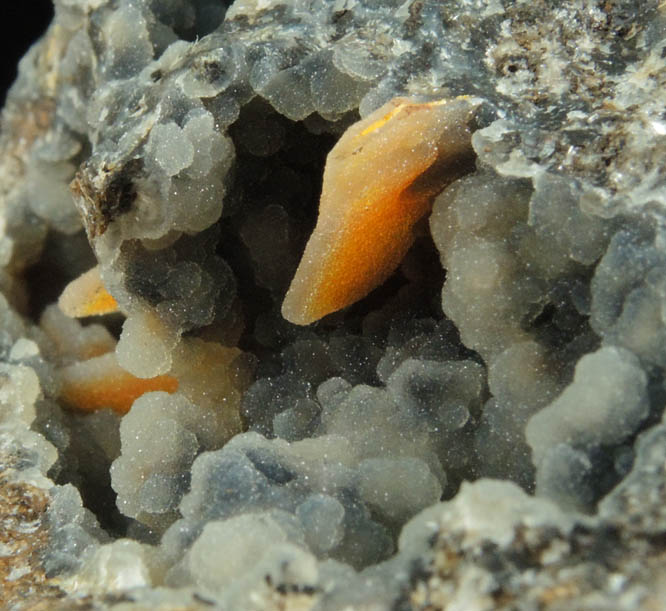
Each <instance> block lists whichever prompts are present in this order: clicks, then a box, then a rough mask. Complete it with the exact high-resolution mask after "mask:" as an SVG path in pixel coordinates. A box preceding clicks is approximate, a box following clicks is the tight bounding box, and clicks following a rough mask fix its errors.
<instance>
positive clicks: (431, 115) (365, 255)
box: [282, 96, 479, 325]
mask: <svg viewBox="0 0 666 611" xmlns="http://www.w3.org/2000/svg"><path fill="white" fill-rule="evenodd" d="M478 105H479V101H477V100H475V99H473V98H469V97H467V96H462V97H458V98H455V99H451V100H437V101H434V102H417V101H414V100H411V99H408V98H394V99H393V100H391V101H390V102H388V103H386V104H385V105H384V106H382V107H381V108H379V109H377V110H376V111H375V112H373V113H372V114H370V115H369V116H368V117H366V118H365V119H363V120H361V121H359V122H357V123H355V124H354V125H352V126H351V127H350V128H349V129H348V130H347V131H346V132H345V133H344V134H343V136H342V137H341V138H340V140H339V141H338V143H337V144H336V145H335V147H333V149H332V150H331V152H330V154H329V156H328V158H327V161H326V167H325V169H324V184H323V187H322V194H321V200H320V205H319V218H318V219H317V225H316V227H315V229H314V232H313V234H312V236H311V237H310V240H309V242H308V244H307V246H306V247H305V252H304V253H303V258H302V259H301V262H300V265H299V266H298V269H297V270H296V275H295V276H294V279H293V280H292V283H291V286H290V287H289V290H288V292H287V295H286V296H285V299H284V303H283V304H282V315H283V316H284V317H285V318H286V319H287V320H288V321H290V322H292V323H295V324H299V325H307V324H309V323H311V322H314V321H316V320H318V319H320V318H322V317H323V316H325V315H326V314H330V313H331V312H335V311H337V310H340V309H342V308H344V307H346V306H348V305H351V304H352V303H354V302H356V301H358V300H359V299H361V298H363V297H365V296H366V295H367V294H368V293H369V292H370V291H372V289H374V288H376V287H377V286H379V285H380V284H381V283H382V282H384V280H386V279H387V278H388V277H389V276H390V275H391V274H392V273H393V272H394V271H395V269H396V268H397V267H398V265H399V264H400V261H401V260H402V258H403V257H404V255H405V253H406V252H407V250H408V249H409V247H410V246H411V244H412V242H413V241H414V226H415V225H416V223H417V222H418V221H419V220H420V219H421V218H423V216H424V215H425V214H426V213H427V212H428V210H429V209H430V204H431V201H432V198H433V197H434V196H435V195H436V194H437V193H439V192H440V191H441V190H442V189H443V188H444V187H445V186H446V185H448V184H450V183H451V182H453V181H454V180H455V179H456V178H459V177H460V176H462V175H463V174H465V173H467V172H469V171H470V170H471V169H472V165H473V161H474V153H473V151H472V146H471V141H470V140H471V127H470V123H471V121H472V119H473V116H474V111H475V109H476V108H477V107H478Z"/></svg>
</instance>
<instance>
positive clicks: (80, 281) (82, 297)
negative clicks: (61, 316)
mask: <svg viewBox="0 0 666 611" xmlns="http://www.w3.org/2000/svg"><path fill="white" fill-rule="evenodd" d="M58 306H59V307H60V309H61V310H62V311H63V312H64V313H65V314H67V316H71V317H72V318H83V317H84V316H95V315H99V314H110V313H111V312H116V311H117V310H118V304H117V303H116V300H115V299H114V298H113V296H112V295H110V294H109V292H108V291H107V290H106V288H104V285H103V284H102V278H101V277H100V275H99V266H98V265H96V266H95V267H93V268H92V269H90V270H88V271H87V272H86V273H85V274H81V275H80V276H79V277H78V278H76V279H75V280H72V281H71V282H70V283H69V284H68V285H67V286H66V287H65V290H64V291H63V292H62V295H60V299H59V300H58Z"/></svg>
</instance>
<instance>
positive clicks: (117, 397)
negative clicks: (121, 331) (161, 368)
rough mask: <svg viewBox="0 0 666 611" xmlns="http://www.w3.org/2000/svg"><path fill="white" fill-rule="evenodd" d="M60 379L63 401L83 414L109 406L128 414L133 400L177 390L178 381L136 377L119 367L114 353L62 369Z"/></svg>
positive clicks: (169, 377)
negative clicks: (151, 394)
mask: <svg viewBox="0 0 666 611" xmlns="http://www.w3.org/2000/svg"><path fill="white" fill-rule="evenodd" d="M60 377H61V381H62V387H61V390H60V399H61V400H62V401H63V402H64V403H65V404H66V405H68V406H69V407H72V408H75V409H79V410H84V411H95V410H98V409H103V408H105V407H110V408H111V409H113V410H114V411H116V412H118V413H120V414H125V413H127V412H128V411H129V409H130V407H132V403H134V400H135V399H137V398H138V397H140V396H141V395H142V394H144V393H146V392H152V391H155V390H163V391H165V392H169V393H172V392H176V390H178V380H176V378H174V377H172V376H169V375H161V376H157V377H154V378H146V379H144V378H137V377H135V376H133V375H132V374H131V373H129V372H127V371H125V370H124V369H122V368H121V367H120V365H118V361H117V360H116V355H115V353H113V352H109V353H107V354H104V355H102V356H98V357H95V358H92V359H88V360H87V361H79V362H77V363H74V364H72V365H68V366H66V367H63V368H62V369H61V370H60Z"/></svg>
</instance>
